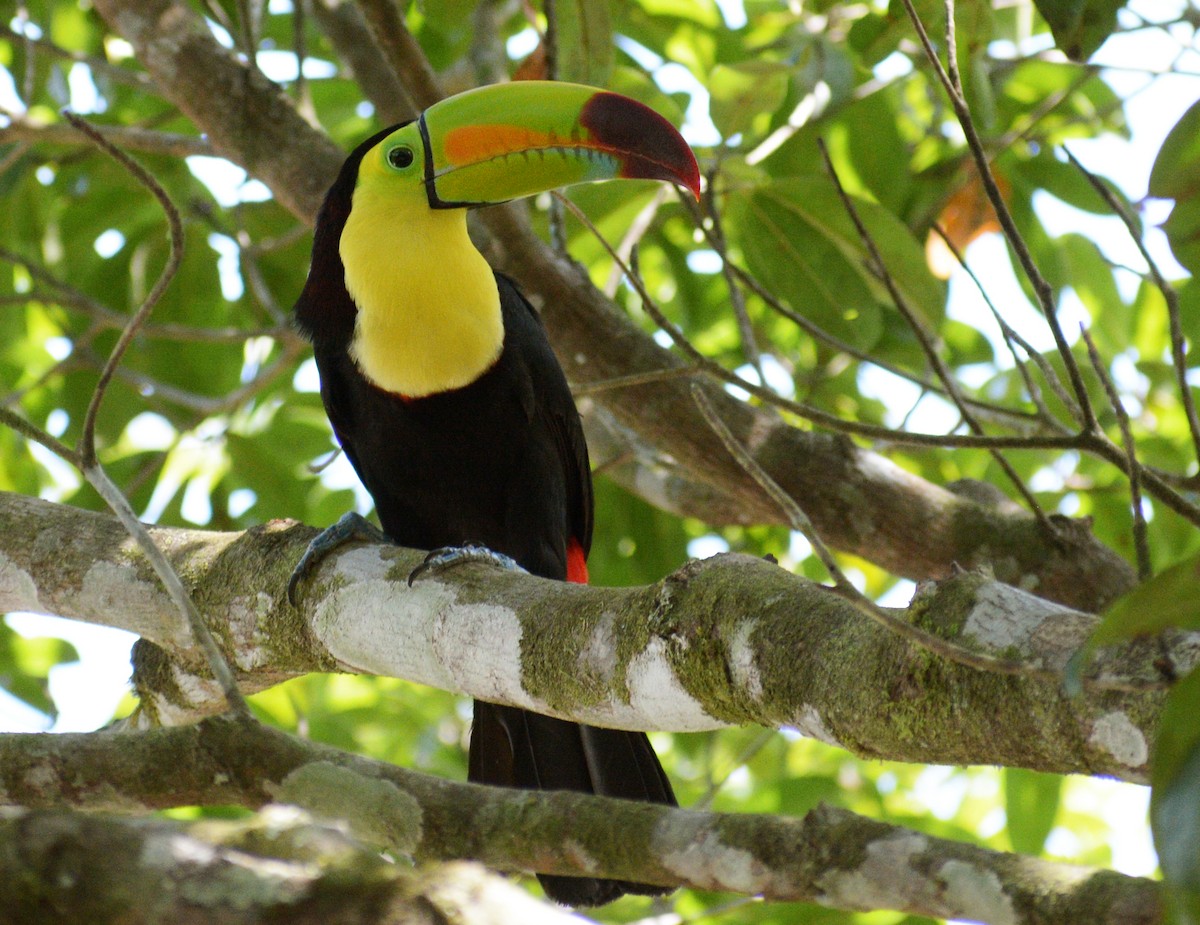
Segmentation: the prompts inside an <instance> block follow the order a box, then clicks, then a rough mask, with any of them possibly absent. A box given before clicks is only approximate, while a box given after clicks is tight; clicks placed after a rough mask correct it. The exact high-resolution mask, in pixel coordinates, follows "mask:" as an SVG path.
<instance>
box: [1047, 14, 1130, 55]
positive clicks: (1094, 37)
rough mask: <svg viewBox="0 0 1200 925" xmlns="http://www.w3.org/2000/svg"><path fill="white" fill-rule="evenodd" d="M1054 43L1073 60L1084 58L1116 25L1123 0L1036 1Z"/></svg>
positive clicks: (1102, 42)
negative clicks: (1052, 35)
mask: <svg viewBox="0 0 1200 925" xmlns="http://www.w3.org/2000/svg"><path fill="white" fill-rule="evenodd" d="M1035 5H1036V6H1037V8H1038V12H1039V13H1041V14H1042V17H1043V18H1044V19H1045V20H1046V22H1047V23H1048V24H1049V25H1050V31H1051V32H1053V33H1054V44H1056V45H1057V46H1058V47H1059V48H1060V49H1061V50H1062V52H1063V53H1064V54H1065V55H1066V56H1067V57H1068V58H1070V59H1071V60H1073V61H1086V60H1087V59H1088V58H1090V57H1091V56H1092V53H1093V52H1094V51H1095V50H1096V49H1097V48H1099V47H1100V46H1101V45H1103V44H1104V40H1105V39H1107V38H1108V37H1109V36H1110V35H1111V34H1112V31H1113V29H1115V28H1116V26H1117V10H1119V9H1120V8H1121V7H1123V6H1124V5H1125V3H1124V0H1036V4H1035Z"/></svg>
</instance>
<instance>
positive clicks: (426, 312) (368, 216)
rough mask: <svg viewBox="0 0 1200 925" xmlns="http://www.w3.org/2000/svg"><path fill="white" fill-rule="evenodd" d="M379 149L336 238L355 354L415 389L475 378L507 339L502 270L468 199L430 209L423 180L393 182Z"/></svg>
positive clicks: (423, 391) (380, 374) (407, 390)
mask: <svg viewBox="0 0 1200 925" xmlns="http://www.w3.org/2000/svg"><path fill="white" fill-rule="evenodd" d="M377 150H378V149H376V150H375V151H371V152H368V153H367V156H366V157H364V158H363V162H362V165H361V167H360V169H359V179H358V184H357V186H356V187H355V190H354V202H353V205H352V207H351V209H350V217H349V218H348V219H347V220H346V227H345V229H344V230H343V231H342V238H341V242H340V248H339V249H340V253H341V257H342V265H343V266H344V267H345V272H346V289H347V290H348V291H349V293H350V297H351V298H352V299H353V300H354V304H355V305H356V306H357V308H358V316H357V319H356V321H355V328H354V338H353V340H352V342H351V345H350V356H351V358H352V359H353V360H354V362H355V363H356V364H357V365H358V368H359V369H360V370H361V371H362V373H363V375H365V376H366V377H367V378H368V379H369V380H370V381H371V382H372V383H373V384H374V385H376V386H378V387H379V388H381V389H384V390H385V391H388V392H394V393H397V394H399V395H404V396H406V397H408V398H421V397H424V396H426V395H432V394H435V393H437V392H445V391H448V390H451V389H459V388H462V387H463V386H466V385H470V384H471V383H472V382H474V381H475V380H476V379H478V378H479V377H480V376H481V375H483V373H485V372H486V371H487V370H488V368H489V367H491V365H492V364H493V363H494V362H495V361H496V358H497V357H499V356H500V351H501V350H502V349H503V347H504V322H503V320H502V318H501V315H500V293H499V291H498V290H497V288H496V278H495V276H493V274H492V269H491V267H489V266H488V264H487V261H485V260H484V259H483V255H482V254H480V253H479V251H477V250H476V249H475V245H474V244H472V243H471V239H470V237H469V236H468V235H467V212H466V209H431V208H429V204H428V201H427V200H426V198H425V192H424V190H423V189H422V188H421V186H420V184H417V185H415V186H400V185H399V184H395V183H394V182H388V181H389V180H391V179H392V178H389V177H387V176H386V175H385V174H384V172H383V170H382V169H381V168H380V167H379V166H378V165H379V158H378V157H376V156H375V154H376V151H377Z"/></svg>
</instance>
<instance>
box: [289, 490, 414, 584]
mask: <svg viewBox="0 0 1200 925" xmlns="http://www.w3.org/2000/svg"><path fill="white" fill-rule="evenodd" d="M351 540H365V541H367V542H370V543H391V542H392V541H391V540H389V539H388V538H387V536H386V535H385V534H384V532H383V531H382V530H380V529H379V528H378V527H377V526H375V525H374V524H373V523H371V522H370V521H369V520H367V519H366V518H365V517H363V516H362V515H361V514H356V513H355V512H354V511H350V512H349V513H347V514H343V515H342V516H341V518H340V519H339V520H338V522H337V523H335V524H334V525H333V526H332V527H326V528H325V529H324V530H322V531H321V532H320V533H318V534H317V535H316V537H314V538H313V541H312V542H311V543H309V544H308V548H307V549H306V550H304V555H302V556H301V557H300V561H299V562H297V563H296V567H295V568H294V569H293V570H292V577H291V578H289V579H288V586H287V598H288V603H289V604H291V605H292V606H293V607H295V606H296V591H297V589H298V588H299V587H300V583H301V582H302V581H305V580H306V579H307V578H308V576H309V575H311V574H312V571H313V569H314V568H316V567H317V565H318V564H320V562H321V560H322V559H324V558H325V557H326V556H327V555H329V554H330V553H331V552H333V550H335V549H337V548H338V547H339V546H342V545H344V544H345V543H348V542H350V541H351Z"/></svg>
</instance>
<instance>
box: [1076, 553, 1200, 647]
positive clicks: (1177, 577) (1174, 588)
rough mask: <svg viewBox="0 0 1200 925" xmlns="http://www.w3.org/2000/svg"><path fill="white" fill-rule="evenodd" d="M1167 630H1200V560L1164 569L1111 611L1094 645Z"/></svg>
mask: <svg viewBox="0 0 1200 925" xmlns="http://www.w3.org/2000/svg"><path fill="white" fill-rule="evenodd" d="M1167 627H1179V628H1181V629H1200V556H1191V557H1189V558H1187V559H1185V560H1183V561H1182V562H1177V563H1175V564H1174V565H1172V566H1171V567H1170V568H1167V569H1164V570H1163V571H1161V572H1159V573H1158V574H1157V575H1155V576H1154V577H1153V578H1151V579H1150V580H1149V581H1147V582H1144V583H1143V584H1140V585H1138V586H1137V587H1136V588H1134V589H1133V590H1132V591H1131V592H1129V594H1126V595H1125V596H1124V597H1122V598H1121V599H1120V600H1118V601H1117V602H1116V603H1115V604H1113V605H1112V606H1111V607H1109V608H1108V610H1107V611H1105V614H1104V620H1103V621H1102V622H1101V623H1100V625H1099V626H1097V627H1096V631H1095V633H1094V634H1093V635H1092V640H1091V642H1092V643H1093V644H1095V645H1101V646H1103V645H1109V644H1110V643H1113V642H1117V641H1119V640H1122V639H1132V638H1134V637H1137V636H1147V635H1150V634H1152V633H1157V632H1159V631H1161V630H1164V629H1166V628H1167Z"/></svg>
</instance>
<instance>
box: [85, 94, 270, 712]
mask: <svg viewBox="0 0 1200 925" xmlns="http://www.w3.org/2000/svg"><path fill="white" fill-rule="evenodd" d="M63 116H64V117H65V118H66V119H67V120H68V121H69V122H70V123H71V124H72V125H74V126H75V127H76V128H78V129H79V130H80V131H81V132H83V133H84V134H85V135H86V136H87V137H89V138H91V139H92V140H93V142H95V144H96V145H97V146H98V147H99V148H100V149H101V150H102V151H105V152H106V153H107V154H109V155H110V156H111V157H113V158H114V159H115V160H116V161H117V162H118V163H119V164H121V165H122V166H123V167H124V168H125V169H126V170H128V171H129V172H130V174H132V175H133V177H134V178H135V179H136V180H137V181H138V182H139V183H141V184H142V185H143V186H145V187H146V188H147V189H148V190H150V192H151V193H152V194H153V195H154V197H155V198H156V199H157V200H158V201H159V203H160V204H161V206H162V208H163V211H164V212H165V213H166V217H167V223H168V227H169V229H170V244H171V256H170V258H169V259H168V261H167V264H166V266H164V267H163V269H162V272H161V273H160V274H159V277H158V279H157V280H156V281H155V284H154V286H153V287H152V288H151V290H150V293H149V294H148V295H147V296H146V300H145V301H144V302H143V303H142V305H141V307H139V308H138V310H137V311H136V312H135V313H134V314H133V316H132V317H131V318H130V319H129V324H128V326H127V327H126V328H125V330H124V331H123V332H122V334H121V337H120V338H119V339H118V340H117V344H116V346H115V347H114V348H113V351H112V354H111V355H110V356H109V359H108V362H107V363H106V364H105V366H104V369H103V370H102V371H101V373H100V377H99V380H98V381H97V383H96V387H95V390H94V391H93V393H92V400H91V402H90V403H89V404H88V409H87V414H86V416H85V418H84V424H83V432H82V435H81V437H80V446H79V448H78V450H77V451H76V453H77V459H78V463H77V464H78V466H79V469H80V471H81V472H82V473H83V476H84V478H86V479H87V480H88V482H89V483H90V484H91V485H92V487H93V488H95V489H96V491H97V492H98V493H99V494H100V496H101V497H102V498H104V500H105V501H106V502H107V503H108V505H109V507H111V508H112V510H113V512H114V513H115V514H116V515H117V517H118V518H120V520H121V523H122V524H124V526H125V529H126V530H127V531H128V532H129V534H130V536H132V537H133V538H134V540H135V541H136V542H137V544H138V546H139V547H140V548H141V549H142V552H143V553H144V554H145V556H146V558H147V560H148V561H149V562H150V565H151V566H152V567H153V569H154V571H155V573H156V574H157V575H158V578H159V580H160V581H161V582H162V583H163V587H164V588H165V589H166V591H167V593H168V595H170V597H171V600H172V601H173V602H174V604H175V605H176V607H178V608H179V611H180V613H182V614H183V615H184V617H185V618H186V619H187V622H188V626H189V627H190V628H191V631H192V638H193V639H194V640H195V641H196V643H197V645H199V646H200V648H201V649H202V650H203V651H204V653H205V655H206V657H207V659H208V664H209V668H210V669H211V671H212V673H213V677H214V678H216V680H217V683H218V684H220V685H221V689H222V692H223V693H224V695H225V700H226V702H227V703H228V704H229V708H230V709H231V710H232V711H233V712H235V713H237V714H239V715H242V716H246V717H248V716H250V708H249V706H248V705H247V704H246V700H245V698H244V697H243V696H242V692H241V691H240V690H239V689H238V686H237V680H236V679H235V678H234V676H233V671H232V670H231V669H230V667H229V662H228V661H227V660H226V659H225V655H224V653H222V652H221V649H220V647H218V646H217V643H216V641H215V640H214V639H213V637H212V634H211V633H210V632H209V631H208V627H207V626H206V625H205V623H204V619H203V618H202V617H201V616H200V612H199V610H197V609H196V604H195V602H194V601H193V600H192V598H191V595H189V594H188V593H187V590H186V589H185V588H184V586H183V582H182V581H181V580H180V578H179V575H178V574H176V572H175V570H174V568H172V567H171V563H170V562H169V561H167V557H166V556H165V555H163V552H162V550H160V549H159V548H158V546H157V545H156V544H155V542H154V540H153V539H152V538H151V537H150V533H149V531H148V530H147V529H146V528H145V526H143V525H142V523H141V522H140V521H139V520H138V519H137V516H136V514H134V511H133V508H132V507H131V506H130V504H129V500H128V499H127V498H126V497H125V496H124V495H123V494H122V493H121V490H120V489H119V488H118V487H117V486H116V484H115V483H114V482H113V481H112V479H110V478H109V476H108V474H107V473H106V472H105V471H104V468H103V466H101V464H100V462H99V460H98V459H97V457H96V415H97V412H98V410H99V407H100V402H101V400H102V399H103V397H104V392H105V390H106V389H107V388H108V384H109V383H110V382H111V381H112V377H113V375H114V373H115V372H116V369H117V366H118V364H119V363H120V361H121V357H122V356H123V355H124V353H125V350H126V348H127V347H128V346H129V344H130V342H131V341H132V340H133V337H134V335H135V334H136V333H137V329H138V327H139V325H141V324H142V322H144V321H145V320H146V318H147V317H149V315H150V312H152V311H153V310H154V306H155V305H156V304H157V303H158V300H159V299H160V298H161V297H162V294H163V292H164V291H166V288H167V286H168V285H169V284H170V282H171V279H172V278H173V277H174V275H175V272H176V271H177V270H178V269H179V265H180V263H181V262H182V260H183V224H182V222H181V220H180V217H179V210H178V209H176V208H175V206H174V204H173V203H172V202H171V200H170V197H169V196H167V193H166V191H165V190H164V189H163V188H162V186H161V185H160V184H159V183H158V182H157V181H156V180H155V179H154V178H153V177H152V176H150V174H149V173H148V172H147V171H146V170H145V169H143V168H142V167H141V165H140V164H138V163H137V162H135V161H134V160H133V159H132V158H130V157H129V156H128V155H127V154H125V153H124V152H123V151H120V150H118V149H117V148H115V147H113V146H112V145H111V144H110V143H109V142H108V141H107V140H106V139H105V138H104V136H102V135H101V134H100V133H99V132H97V131H95V130H94V129H93V128H92V127H91V126H90V125H89V124H88V123H87V122H85V121H84V120H83V119H80V118H79V117H78V116H76V115H75V114H73V113H70V112H64V113H63Z"/></svg>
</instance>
